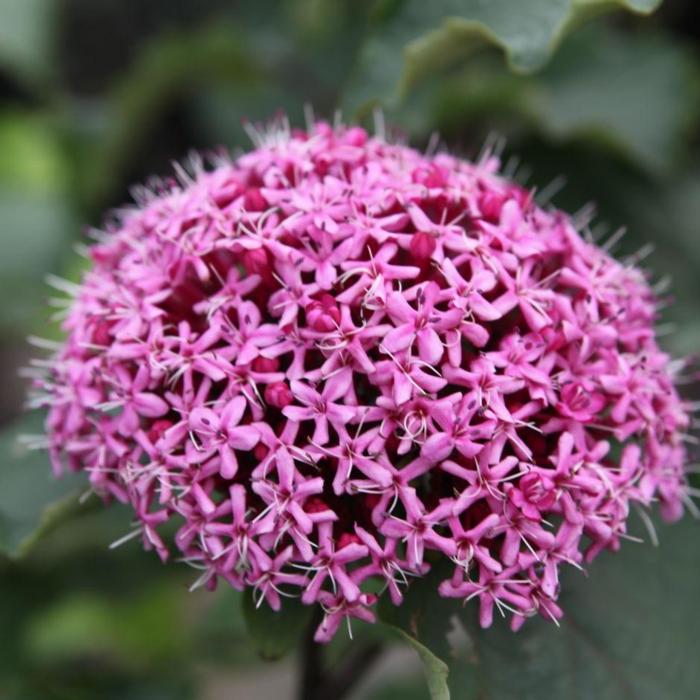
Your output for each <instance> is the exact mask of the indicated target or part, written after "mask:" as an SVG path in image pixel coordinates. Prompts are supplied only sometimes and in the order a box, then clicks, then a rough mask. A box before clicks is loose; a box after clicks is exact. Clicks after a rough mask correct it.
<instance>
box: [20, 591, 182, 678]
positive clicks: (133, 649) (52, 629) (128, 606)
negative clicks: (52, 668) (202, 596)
mask: <svg viewBox="0 0 700 700" xmlns="http://www.w3.org/2000/svg"><path fill="white" fill-rule="evenodd" d="M183 595H187V591H186V590H183V589H180V590H178V589H177V588H175V587H173V586H171V585H169V584H168V583H167V582H164V583H163V584H161V585H158V586H152V587H151V588H150V589H148V590H145V591H141V592H140V593H139V594H138V595H137V596H135V597H132V598H128V599H125V600H119V601H113V600H110V599H109V598H107V597H103V598H100V597H97V596H95V595H89V594H85V593H83V594H80V595H74V596H68V597H66V598H63V599H60V600H58V601H57V603H56V604H55V605H53V606H52V607H50V608H48V609H47V610H45V611H42V612H41V613H39V614H37V615H35V617H34V619H33V620H32V622H31V624H30V625H29V626H28V629H27V631H26V634H27V640H26V644H27V648H28V651H29V653H30V654H32V656H33V657H34V658H37V659H41V660H42V661H43V662H48V661H51V662H53V663H57V662H65V661H67V660H69V659H71V658H82V659H92V660H99V659H100V658H106V659H108V660H110V662H111V663H112V664H118V665H127V666H129V667H131V668H137V669H138V668H148V667H149V666H150V665H152V664H154V663H159V662H164V661H167V660H170V661H172V660H173V659H174V658H178V657H181V656H182V655H184V654H185V652H186V650H187V645H188V643H189V639H188V630H187V628H186V627H185V626H184V625H183V617H184V615H183V612H184V611H183V608H184V606H183V602H184V600H183Z"/></svg>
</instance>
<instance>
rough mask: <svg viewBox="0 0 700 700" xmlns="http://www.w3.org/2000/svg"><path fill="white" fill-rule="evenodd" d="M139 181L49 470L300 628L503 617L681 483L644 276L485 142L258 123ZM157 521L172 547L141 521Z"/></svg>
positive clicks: (54, 367)
mask: <svg viewBox="0 0 700 700" xmlns="http://www.w3.org/2000/svg"><path fill="white" fill-rule="evenodd" d="M256 146H257V148H256V149H255V150H253V151H252V152H250V153H248V154H246V155H243V156H241V157H239V158H238V159H236V160H228V159H223V158H220V159H218V160H216V161H215V162H213V163H212V164H211V166H210V167H205V166H204V165H203V164H202V163H201V162H195V163H193V164H192V168H191V170H190V172H189V173H185V172H184V171H180V172H179V181H178V182H175V181H170V180H169V181H166V182H163V183H161V184H159V185H158V186H156V187H155V188H154V189H152V190H146V189H143V190H140V191H139V192H138V193H137V195H138V196H137V199H138V204H137V206H135V207H133V208H130V209H125V210H122V211H120V212H119V213H118V215H117V216H116V217H115V218H113V219H111V223H110V225H109V227H108V229H107V230H106V231H105V232H103V233H100V234H99V235H98V237H97V242H96V243H95V244H94V245H93V246H92V247H91V248H90V256H91V259H92V268H91V269H90V270H89V271H88V272H87V273H86V274H85V276H84V279H83V281H82V283H81V284H80V285H79V286H78V287H77V288H76V289H75V299H74V301H73V303H72V306H71V308H70V311H69V313H68V315H67V317H66V319H65V322H64V328H65V332H66V335H67V338H66V341H65V343H64V345H63V346H62V347H61V349H60V350H59V351H58V352H57V353H56V355H55V357H54V358H53V359H52V361H51V362H50V363H48V364H49V367H50V368H49V370H48V376H47V378H46V380H40V381H37V389H38V390H39V391H40V392H41V393H42V395H43V397H44V401H45V404H46V405H47V406H48V407H49V414H48V422H47V426H48V433H49V438H50V446H51V457H52V460H53V465H54V469H55V471H56V472H57V473H60V472H61V471H62V470H63V469H65V468H66V467H67V468H68V469H70V470H73V471H84V472H85V473H86V474H87V477H88V478H89V481H90V484H91V487H92V489H94V491H95V492H97V493H98V494H99V495H101V496H102V497H104V498H105V499H117V500H119V501H122V502H124V503H128V504H130V505H131V507H132V508H133V509H134V511H135V515H136V518H137V520H138V522H139V523H140V533H141V534H142V537H143V542H144V545H145V546H146V547H147V548H149V549H150V548H153V549H155V550H156V551H157V552H158V554H159V555H160V556H161V557H162V558H163V559H165V558H167V557H168V556H169V553H172V552H174V551H176V552H178V556H179V557H182V558H184V559H185V560H187V561H189V562H195V563H196V564H197V565H198V566H199V567H200V568H201V569H202V570H203V572H204V573H203V575H202V576H201V577H200V579H199V580H198V581H199V583H202V584H206V585H207V586H208V587H209V588H213V587H214V586H215V585H216V584H217V582H223V583H225V584H227V585H231V586H234V587H236V588H238V589H252V592H253V595H254V598H255V601H256V602H257V603H258V604H260V605H262V604H266V605H269V606H271V607H272V608H274V609H279V608H280V606H281V605H282V602H281V601H282V599H283V597H284V596H290V595H291V596H298V597H299V598H300V599H301V601H302V602H303V603H304V604H308V605H320V606H322V608H323V610H324V612H325V617H324V619H323V622H322V623H321V625H320V627H319V629H318V632H317V639H318V640H319V641H325V640H328V639H329V638H330V637H331V636H332V635H333V633H334V631H335V630H336V629H337V627H338V626H339V624H341V622H343V621H344V619H345V618H350V617H357V618H360V619H363V620H373V619H374V613H373V606H374V605H375V603H376V600H377V595H375V594H376V592H377V591H378V590H383V593H381V594H380V595H384V596H387V597H388V598H389V599H390V600H391V602H392V603H393V604H395V605H401V604H402V600H403V596H404V593H405V590H406V586H408V585H410V581H411V578H412V577H420V576H424V575H425V574H426V573H427V572H428V571H429V570H430V569H431V568H432V567H434V566H436V565H440V566H444V565H447V567H446V568H447V570H448V575H447V578H445V580H444V581H442V583H441V584H440V585H439V589H438V590H439V593H440V594H441V595H443V596H448V597H454V598H458V599H463V600H465V601H469V600H472V599H473V600H474V603H472V604H474V605H478V606H479V607H480V619H481V624H482V625H484V626H488V625H489V624H490V623H491V620H492V617H493V613H494V610H495V611H497V612H500V613H505V612H506V611H508V613H509V614H512V617H513V626H514V627H516V628H517V627H518V626H519V625H520V624H521V623H522V622H523V621H524V619H525V618H526V617H528V616H531V615H534V614H535V613H539V614H541V615H543V616H545V617H547V618H552V619H554V620H556V619H557V618H558V617H560V616H561V614H562V612H561V610H560V608H559V607H558V606H557V603H556V600H557V596H558V594H559V576H558V573H559V569H560V567H562V566H566V565H574V566H577V567H579V566H581V564H582V563H584V562H589V561H590V560H591V559H593V558H594V557H595V556H596V555H597V554H598V553H599V552H601V551H602V550H604V549H612V550H615V549H617V548H618V547H619V545H620V542H621V540H622V539H624V538H625V537H626V536H628V535H627V527H628V522H627V521H628V517H629V515H630V506H632V505H637V506H638V507H641V508H646V507H648V506H650V504H652V502H654V501H657V502H658V503H659V505H660V510H661V514H662V515H663V516H664V517H665V518H667V519H669V520H673V519H676V518H678V517H680V516H681V514H682V511H683V503H684V501H685V500H687V486H686V480H685V476H684V467H683V465H684V460H685V452H684V447H683V438H684V432H685V431H686V429H687V427H688V423H689V420H688V415H687V411H686V407H685V406H684V403H683V402H682V401H681V399H680V398H679V396H678V394H677V393H676V390H675V388H674V384H673V374H674V371H676V369H674V368H677V365H676V364H674V363H672V362H671V361H670V360H669V358H668V357H667V355H666V354H664V353H663V352H662V351H661V350H660V349H659V347H658V345H657V341H656V338H655V335H654V323H655V320H656V316H657V311H656V299H655V296H654V294H653V293H652V290H651V288H650V286H649V285H648V283H647V280H646V279H645V275H644V274H643V273H642V272H641V271H640V270H638V269H636V268H635V267H634V266H632V265H630V264H623V263H621V262H617V261H616V260H615V259H613V258H612V257H611V256H610V255H609V254H608V253H607V252H606V251H605V250H603V249H601V248H599V247H597V246H596V245H594V244H593V243H592V242H590V240H589V239H588V238H586V237H585V236H582V235H581V234H580V232H579V231H578V230H577V227H576V225H575V222H574V221H573V220H572V219H571V218H570V217H568V216H567V215H565V214H563V213H562V212H559V211H555V210H552V209H543V208H541V207H539V206H537V205H536V204H535V202H534V200H533V197H532V196H531V194H530V193H529V192H527V191H525V190H523V189H522V188H521V187H519V186H517V185H515V184H513V183H512V182H509V181H508V180H506V179H504V178H503V177H501V176H500V175H499V174H498V165H499V164H498V162H497V160H496V159H495V158H494V157H492V156H487V157H485V158H483V159H482V160H480V161H479V162H476V163H470V162H466V161H463V160H460V159H457V158H455V157H452V156H450V155H447V154H439V155H435V156H425V155H422V154H420V153H418V152H416V151H414V150H412V149H410V148H407V147H405V146H403V145H396V144H390V143H387V142H385V141H384V140H382V139H380V138H371V137H369V136H368V135H367V134H366V132H365V131H363V130H362V129H360V128H355V127H353V128H349V127H339V128H335V129H334V128H331V127H330V126H329V125H327V124H325V123H317V124H315V125H314V126H313V127H311V128H310V130H309V131H308V132H290V131H289V130H288V129H286V128H284V126H280V125H277V126H276V127H275V128H274V129H273V130H272V131H271V132H270V133H267V134H262V135H261V136H260V138H259V140H258V142H257V143H256ZM171 521H172V522H174V523H177V533H176V535H175V537H174V539H173V540H172V541H165V540H164V539H162V537H161V535H160V534H159V531H162V526H163V525H165V524H166V523H169V522H171Z"/></svg>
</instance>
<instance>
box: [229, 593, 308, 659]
mask: <svg viewBox="0 0 700 700" xmlns="http://www.w3.org/2000/svg"><path fill="white" fill-rule="evenodd" d="M242 605H243V617H244V619H245V622H246V625H247V628H248V634H249V635H250V640H251V642H252V643H253V646H254V647H255V649H256V651H257V652H258V654H259V655H260V656H261V657H262V658H263V659H265V660H267V661H276V660H277V659H281V658H282V657H283V656H285V655H286V654H287V653H288V652H290V651H291V650H292V649H294V648H295V647H296V646H297V644H298V643H299V639H300V637H301V636H302V634H303V633H304V630H305V629H306V628H307V627H308V625H309V624H310V622H311V618H312V616H313V608H312V607H311V606H308V605H302V603H301V601H299V600H297V599H296V598H284V600H283V602H282V609H281V610H280V611H279V612H275V611H274V610H272V608H270V606H269V605H267V603H266V602H265V601H263V602H262V604H261V605H260V606H259V607H256V606H255V601H254V599H253V593H252V591H251V590H250V589H248V590H246V592H245V593H244V595H243V597H242Z"/></svg>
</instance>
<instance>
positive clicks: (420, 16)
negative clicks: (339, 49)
mask: <svg viewBox="0 0 700 700" xmlns="http://www.w3.org/2000/svg"><path fill="white" fill-rule="evenodd" d="M659 4H660V0H521V1H520V2H518V3H513V2H512V1H511V0H489V2H483V1H482V0H435V1H433V2H423V0H405V1H404V2H392V3H389V2H385V3H384V6H385V11H384V12H381V13H378V15H379V19H378V21H377V23H376V24H377V27H376V29H375V31H374V33H373V34H372V36H371V37H370V38H369V40H368V41H367V43H366V45H365V46H364V48H363V49H362V51H361V53H360V56H359V59H358V65H357V67H356V71H355V74H354V76H353V78H352V80H351V82H350V85H349V86H348V89H347V91H346V95H345V105H346V107H347V108H348V109H358V108H361V107H364V108H366V106H367V104H368V103H372V102H375V103H376V102H377V101H384V100H387V99H388V100H389V101H390V102H392V101H396V100H399V99H402V98H404V97H405V96H406V95H407V93H408V92H409V90H410V89H411V88H412V87H413V86H414V85H415V84H416V83H417V82H418V81H420V80H422V79H424V78H426V77H427V76H429V75H434V74H435V72H437V71H439V70H441V69H443V68H445V67H447V66H453V65H455V64H458V63H460V62H462V61H464V59H465V58H467V57H468V56H470V55H471V54H472V53H473V52H474V51H476V50H478V49H482V48H485V47H489V46H495V47H497V48H499V49H500V50H501V51H502V52H503V53H504V55H505V58H506V60H507V62H508V65H509V66H510V67H511V68H512V69H513V70H515V71H519V72H531V71H534V70H538V69H540V68H542V66H543V65H544V64H545V63H546V62H547V60H548V59H549V58H550V56H551V55H552V53H553V52H554V50H555V49H556V48H557V46H558V45H559V43H560V42H561V40H562V38H563V37H564V36H565V35H566V33H567V32H568V31H570V30H571V29H572V28H573V27H574V26H576V25H577V24H578V23H580V22H581V21H582V20H584V19H587V18H589V17H591V16H593V15H596V14H598V13H600V12H603V11H607V10H614V9H626V10H630V11H632V12H636V13H642V14H647V13H650V12H652V11H653V10H655V9H656V8H657V7H658V5H659Z"/></svg>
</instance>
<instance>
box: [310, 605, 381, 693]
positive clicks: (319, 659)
mask: <svg viewBox="0 0 700 700" xmlns="http://www.w3.org/2000/svg"><path fill="white" fill-rule="evenodd" d="M318 622H319V620H318V619H316V618H314V619H312V620H311V624H310V625H309V628H308V629H307V631H306V634H305V635H304V639H303V643H302V648H301V669H300V674H299V685H298V689H297V700H322V699H323V700H325V699H326V698H332V700H343V698H347V697H348V695H349V693H350V692H351V691H352V690H353V689H354V688H355V687H356V686H357V684H358V683H359V682H360V681H361V680H362V679H363V678H364V676H365V675H366V673H367V672H368V671H369V670H370V669H371V668H372V665H373V664H374V663H375V662H376V661H377V659H378V658H379V656H380V655H381V653H382V651H383V645H382V644H381V643H380V642H377V641H372V642H368V643H366V644H365V645H363V646H357V645H355V646H354V647H353V648H352V650H351V651H350V652H349V653H348V654H346V655H345V656H344V657H343V659H342V660H341V661H340V662H339V663H338V664H336V665H335V666H334V667H332V668H326V667H325V663H324V658H323V657H324V654H323V646H322V645H321V644H318V643H317V642H315V641H314V631H315V629H316V626H317V625H318Z"/></svg>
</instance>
